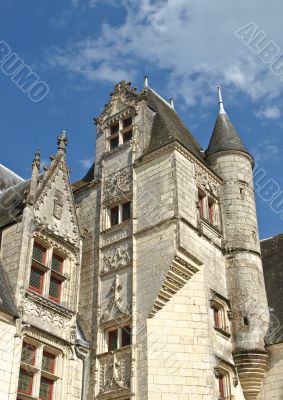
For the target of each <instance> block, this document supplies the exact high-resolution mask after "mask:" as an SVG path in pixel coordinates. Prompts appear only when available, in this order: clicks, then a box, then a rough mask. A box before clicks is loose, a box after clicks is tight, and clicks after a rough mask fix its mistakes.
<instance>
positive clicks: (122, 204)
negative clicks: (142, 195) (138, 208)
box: [108, 200, 132, 228]
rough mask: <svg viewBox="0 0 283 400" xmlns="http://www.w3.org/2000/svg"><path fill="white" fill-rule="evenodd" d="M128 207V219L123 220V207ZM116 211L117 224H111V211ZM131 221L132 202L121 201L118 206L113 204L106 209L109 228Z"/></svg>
mask: <svg viewBox="0 0 283 400" xmlns="http://www.w3.org/2000/svg"><path fill="white" fill-rule="evenodd" d="M126 205H128V207H129V210H128V211H129V218H125V209H124V207H125V206H126ZM114 209H116V210H117V211H116V212H117V221H118V222H117V223H115V224H113V216H112V210H114ZM131 219H132V202H131V201H129V200H126V201H122V202H120V203H119V204H113V205H112V206H110V207H109V209H108V220H109V227H110V228H112V227H113V226H117V225H120V224H122V223H123V222H127V221H130V220H131Z"/></svg>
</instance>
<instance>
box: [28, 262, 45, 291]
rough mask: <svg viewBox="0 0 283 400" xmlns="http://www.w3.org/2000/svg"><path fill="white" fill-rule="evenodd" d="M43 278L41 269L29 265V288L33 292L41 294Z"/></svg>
mask: <svg viewBox="0 0 283 400" xmlns="http://www.w3.org/2000/svg"><path fill="white" fill-rule="evenodd" d="M43 278H44V274H43V272H42V271H40V270H38V269H37V268H35V267H31V270H30V279H29V289H30V290H32V291H33V292H37V293H39V294H42V291H43Z"/></svg>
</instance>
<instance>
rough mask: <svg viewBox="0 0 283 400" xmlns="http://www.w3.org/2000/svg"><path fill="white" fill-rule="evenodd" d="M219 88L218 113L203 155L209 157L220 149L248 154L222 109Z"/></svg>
mask: <svg viewBox="0 0 283 400" xmlns="http://www.w3.org/2000/svg"><path fill="white" fill-rule="evenodd" d="M218 90H219V102H218V104H219V113H218V116H217V119H216V122H215V125H214V129H213V133H212V136H211V139H210V142H209V145H208V148H207V150H206V152H205V156H206V157H209V156H211V155H212V154H215V153H219V152H220V151H228V150H230V151H231V150H235V151H242V152H244V153H247V154H249V152H248V150H247V149H246V148H245V146H244V144H243V142H242V140H241V138H240V136H239V135H238V133H237V131H236V129H235V128H234V126H233V125H232V123H231V121H230V119H229V117H228V115H227V114H226V111H225V110H224V106H223V101H222V96H221V91H220V88H218Z"/></svg>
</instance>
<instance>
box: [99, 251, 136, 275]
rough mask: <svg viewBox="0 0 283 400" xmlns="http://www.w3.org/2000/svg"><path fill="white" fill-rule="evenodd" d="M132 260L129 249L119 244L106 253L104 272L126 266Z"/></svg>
mask: <svg viewBox="0 0 283 400" xmlns="http://www.w3.org/2000/svg"><path fill="white" fill-rule="evenodd" d="M130 261H131V258H130V255H129V249H128V248H126V247H125V246H117V247H116V248H115V249H112V250H111V252H108V253H107V254H104V256H103V266H102V272H109V271H114V270H116V269H118V268H121V267H125V266H126V265H128V264H129V263H130Z"/></svg>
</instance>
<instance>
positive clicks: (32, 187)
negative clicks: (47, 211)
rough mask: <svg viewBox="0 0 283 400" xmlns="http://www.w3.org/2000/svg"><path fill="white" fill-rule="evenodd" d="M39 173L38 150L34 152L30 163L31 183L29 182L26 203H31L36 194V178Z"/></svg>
mask: <svg viewBox="0 0 283 400" xmlns="http://www.w3.org/2000/svg"><path fill="white" fill-rule="evenodd" d="M39 172H40V153H39V150H36V152H35V155H34V158H33V161H32V174H31V181H30V189H29V195H28V199H27V200H28V202H29V203H31V204H32V203H33V201H34V197H35V194H36V189H37V184H38V182H37V178H38V175H39Z"/></svg>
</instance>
